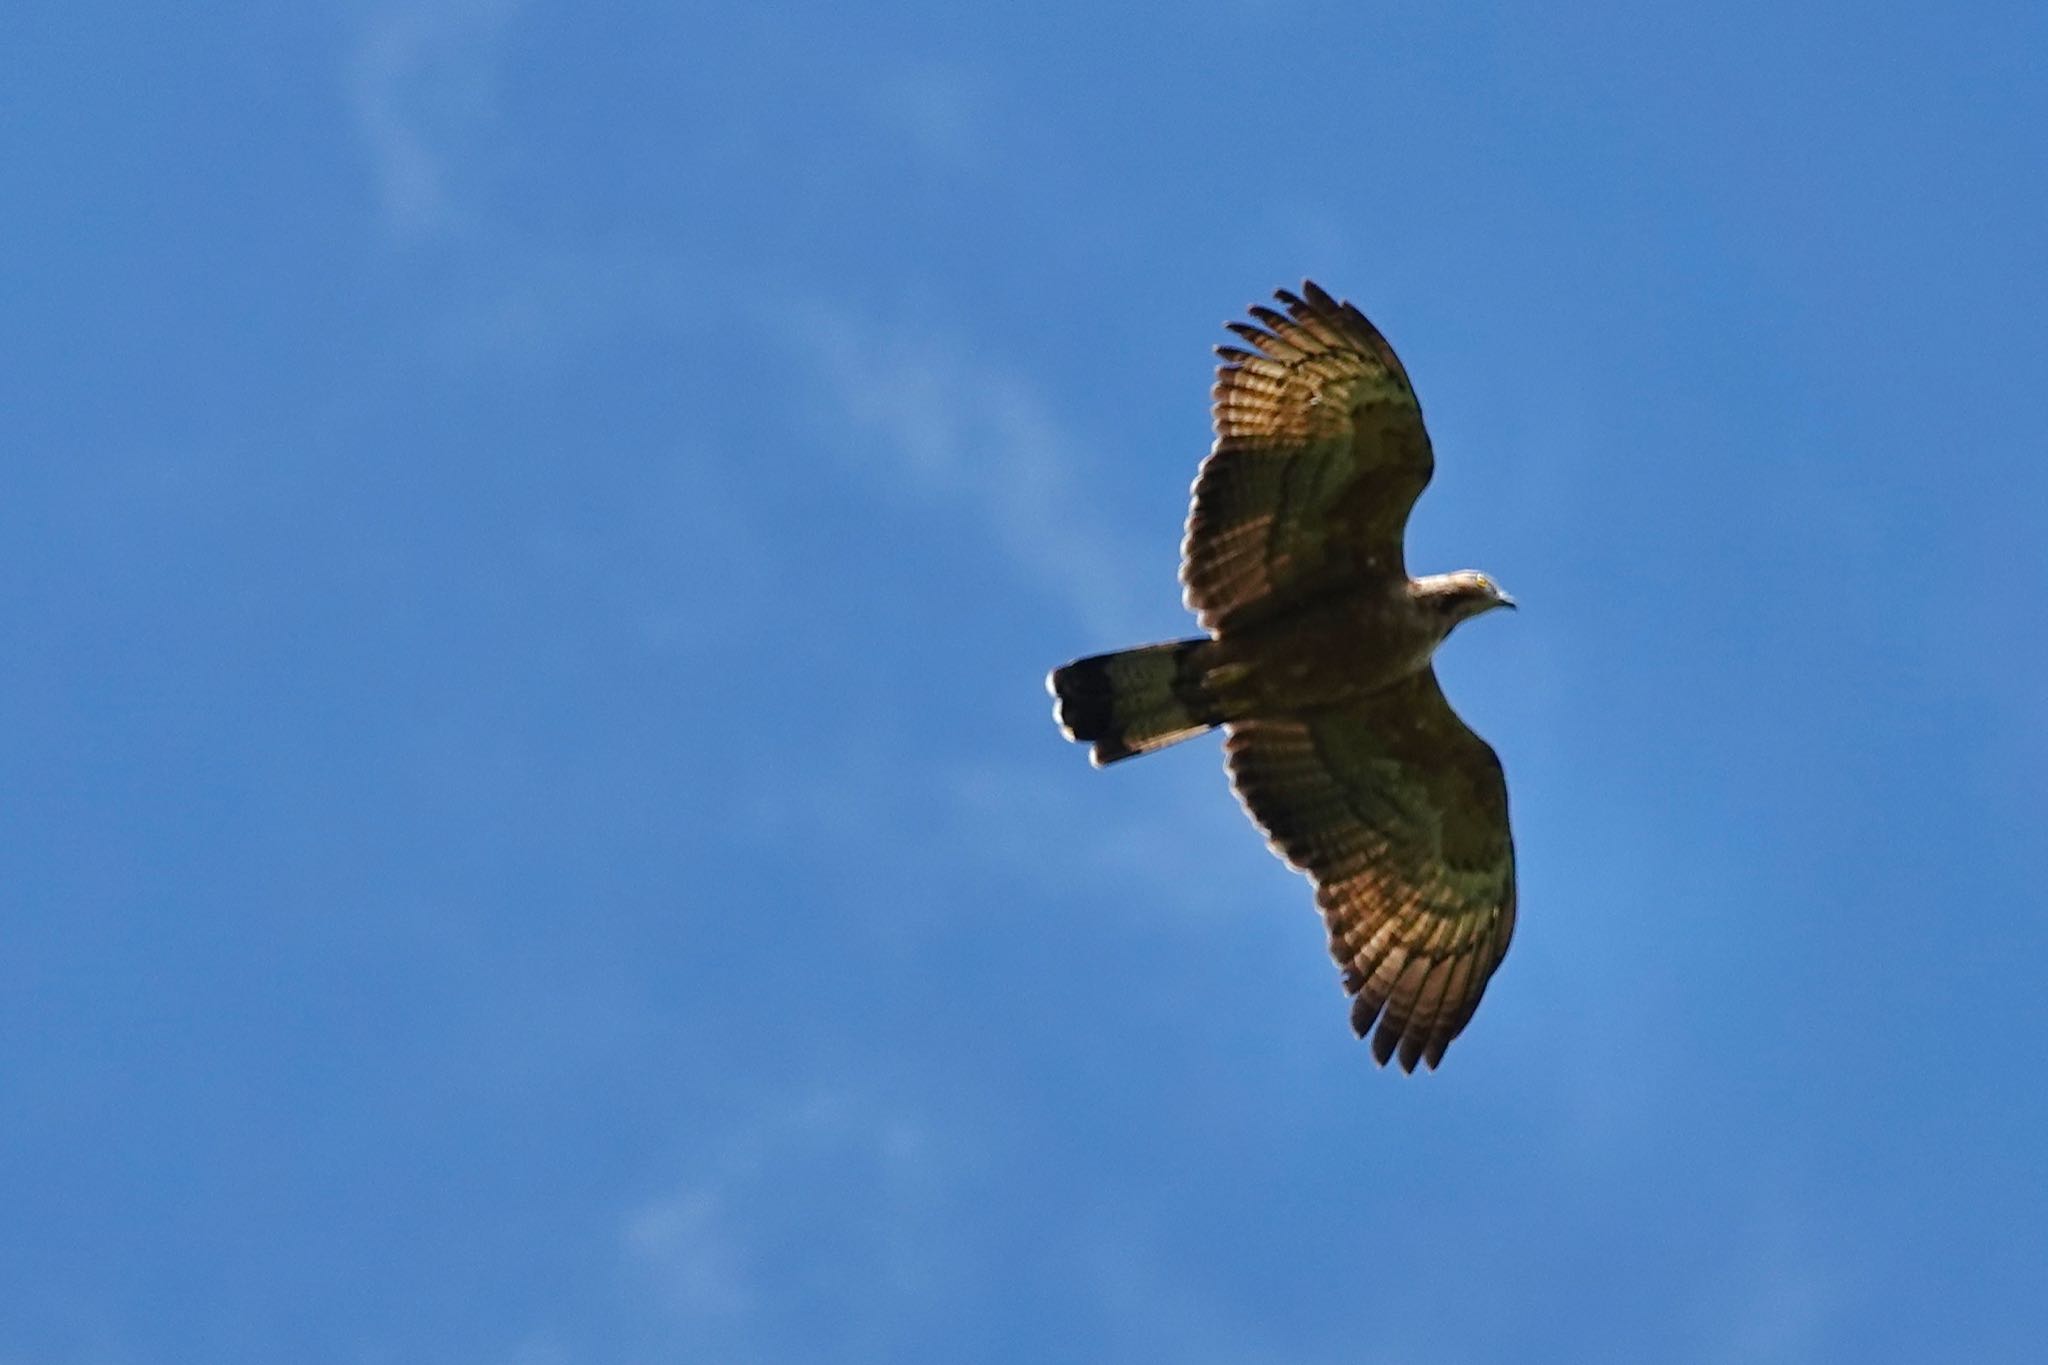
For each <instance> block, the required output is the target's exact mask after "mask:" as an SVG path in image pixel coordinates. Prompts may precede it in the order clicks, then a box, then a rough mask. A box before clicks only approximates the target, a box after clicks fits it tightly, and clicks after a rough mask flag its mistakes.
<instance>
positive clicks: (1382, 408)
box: [1048, 284, 1515, 1070]
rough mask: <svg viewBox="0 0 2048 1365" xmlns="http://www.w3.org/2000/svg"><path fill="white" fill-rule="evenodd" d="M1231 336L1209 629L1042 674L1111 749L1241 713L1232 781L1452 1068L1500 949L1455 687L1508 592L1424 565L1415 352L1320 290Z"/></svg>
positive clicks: (1478, 767) (1349, 943)
mask: <svg viewBox="0 0 2048 1365" xmlns="http://www.w3.org/2000/svg"><path fill="white" fill-rule="evenodd" d="M1279 297H1280V300H1281V302H1282V303H1283V304H1284V305H1285V306H1286V308H1287V312H1286V313H1285V314H1281V313H1278V312H1275V311H1273V310H1270V309H1263V308H1260V309H1254V310H1253V316H1254V317H1255V318H1257V319H1258V321H1259V323H1261V324H1263V327H1258V326H1252V325H1249V324H1238V325H1236V326H1234V327H1233V330H1234V331H1236V332H1237V333H1238V335H1239V336H1240V337H1243V338H1244V339H1245V340H1247V341H1248V342H1250V343H1251V344H1252V346H1253V347H1254V348H1256V349H1255V351H1244V350H1238V349H1235V348H1229V347H1224V348H1219V354H1221V355H1222V357H1223V360H1224V364H1223V366H1222V367H1221V369H1220V370H1219V372H1218V377H1217V383H1216V388H1215V391H1214V398H1215V419H1216V429H1217V441H1216V446H1215V449H1214V451H1213V452H1212V453H1211V455H1210V457H1209V459H1208V460H1207V461H1205V462H1204V464H1203V466H1202V471H1201V474H1200V476H1199V477H1198V478H1197V480H1196V484H1195V491H1194V502H1193V507H1192V509H1191V510H1190V513H1189V517H1188V534H1187V539H1186V542H1185V544H1184V545H1183V547H1182V553H1183V560H1182V568H1181V577H1182V581H1183V583H1184V584H1185V585H1186V588H1187V599H1188V604H1189V606H1190V607H1192V608H1193V609H1194V610H1195V611H1196V612H1197V613H1198V616H1199V618H1200V620H1201V623H1202V625H1203V626H1204V627H1205V628H1207V630H1208V631H1209V634H1208V636H1206V637H1197V638H1194V639H1188V640H1180V641H1173V642H1169V643H1166V644H1160V645H1146V646H1141V647H1139V648H1137V649H1130V650H1122V651H1118V652H1117V653H1114V654H1100V655H1094V656H1091V657H1089V658H1085V659H1078V660H1076V661H1074V662H1073V663H1071V664H1068V665H1066V666H1065V667H1063V668H1060V669H1056V670H1054V672H1053V674H1052V676H1051V677H1050V678H1049V679H1048V684H1049V686H1050V688H1051V690H1052V692H1053V694H1054V696H1055V697H1057V698H1058V702H1059V705H1058V710H1057V715H1058V718H1059V721H1060V724H1061V725H1062V727H1063V728H1064V729H1065V730H1066V731H1067V733H1068V735H1069V737H1071V738H1073V739H1076V740H1080V741H1085V742H1089V743H1092V744H1093V746H1094V752H1093V758H1094V761H1095V762H1096V763H1097V764H1098V765H1101V764H1105V763H1112V762H1115V761H1117V760H1119V759H1123V758H1129V757H1132V756H1134V755H1137V754H1141V753H1146V752H1149V751H1150V750H1152V749H1156V748H1160V747H1163V746H1165V745H1167V744H1172V743H1174V742H1176V741H1178V740H1182V739H1186V738H1188V737H1190V736H1192V735H1195V734H1199V733H1201V732H1202V731H1204V730H1207V729H1210V728H1212V727H1214V726H1217V725H1222V726H1225V727H1227V728H1228V730H1229V734H1230V738H1229V741H1228V743H1227V745H1226V755H1227V759H1228V763H1229V767H1230V773H1231V781H1232V785H1233V786H1234V787H1235V788H1236V790H1237V793H1238V796H1239V798H1240V799H1241V800H1242V801H1243V802H1244V804H1245V807H1246V809H1247V810H1248V811H1249V812H1250V813H1251V815H1252V818H1253V819H1254V820H1255V821H1257V822H1258V824H1259V825H1260V826H1261V827H1262V828H1263V829H1264V830H1265V831H1266V833H1267V835H1268V837H1269V838H1270V840H1271V841H1272V843H1273V846H1274V848H1275V850H1276V851H1277V852H1279V853H1280V854H1281V855H1282V856H1283V857H1285V858H1286V859H1287V860H1288V861H1289V862H1290V863H1292V864H1293V865H1294V866H1296V867H1298V868H1300V869H1301V870H1303V871H1305V872H1307V873H1308V874H1309V876H1310V877H1311V878H1312V879H1313V880H1314V881H1315V883H1316V888H1317V897H1316V899H1317V903H1318V905H1319V906H1320V907H1321V909H1322V911H1323V915H1324V919H1325V921H1326V923H1327V925H1328V928H1329V931H1330V947H1331V952H1332V954H1333V955H1334V956H1335V957H1336V958H1337V960H1338V963H1339V966H1340V967H1341V968H1342V969H1343V973H1344V984H1345V988H1346V990H1347V991H1348V992H1350V993H1351V994H1352V995H1353V996H1354V997H1355V1000H1354V1004H1353V1010H1352V1023H1353V1026H1354V1027H1355V1028H1356V1029H1357V1031H1358V1032H1359V1034H1360V1035H1361V1036H1363V1035H1365V1034H1366V1033H1368V1032H1373V1026H1374V1024H1375V1023H1376V1022H1377V1024H1378V1029H1377V1032H1373V1052H1374V1056H1375V1057H1376V1058H1377V1059H1378V1060H1380V1061H1381V1062H1385V1061H1387V1060H1388V1059H1389V1058H1392V1057H1395V1056H1398V1058H1399V1060H1400V1063H1401V1065H1402V1066H1403V1068H1405V1069H1407V1070H1413V1069H1414V1068H1415V1066H1416V1064H1417V1063H1418V1062H1426V1063H1427V1064H1428V1065H1429V1066H1432V1067H1433V1066H1435V1065H1436V1064H1437V1062H1438V1061H1439V1060H1440V1059H1441V1057H1442V1055H1443V1050H1444V1048H1445V1047H1446V1046H1447V1045H1448V1044H1449V1043H1450V1041H1451V1039H1452V1038H1454V1037H1456V1036H1457V1034H1458V1033H1459V1032H1460V1031H1461V1030H1462V1029H1463V1028H1464V1026H1465V1024H1466V1022H1467V1021H1469V1019H1470V1018H1471V1014H1472V1011H1473V1009H1475V1008H1476V1007H1477V1005H1478V1003H1479V997H1480V994H1481V993H1482V992H1483V991H1484V989H1485V986H1486V982H1487V980H1488V978H1489V977H1491V975H1492V973H1493V971H1494V969H1495V968H1496V967H1497V966H1498V965H1499V963H1500V959H1501V957H1502V955H1503V954H1505V953H1506V951H1507V944H1508V938H1509V936H1510V934H1511V933H1512V932H1513V926H1514V916H1515V887H1514V851H1513V845H1512V842H1511V840H1510V838H1509V834H1508V824H1507V791H1506V786H1505V784H1504V782H1503V781H1502V778H1501V773H1500V764H1499V762H1498V760H1497V759H1496V758H1495V757H1494V754H1493V751H1492V749H1491V748H1489V747H1488V746H1487V745H1486V743H1485V742H1484V741H1483V740H1481V739H1480V738H1479V737H1478V736H1476V735H1474V734H1473V733H1472V732H1471V731H1470V730H1469V729H1467V728H1466V727H1465V725H1464V723H1463V722H1462V721H1460V720H1459V719H1458V717H1457V715H1456V713H1455V712H1453V711H1452V710H1451V709H1450V705H1449V703H1448V702H1446V701H1445V700H1444V697H1443V693H1442V692H1441V691H1440V690H1439V689H1438V687H1437V683H1436V674H1435V670H1434V669H1433V668H1432V667H1431V658H1432V656H1433V655H1434V654H1435V652H1436V649H1437V647H1438V646H1439V645H1440V644H1442V643H1443V641H1444V639H1445V638H1446V637H1447V636H1448V635H1449V634H1450V632H1451V630H1452V629H1453V628H1454V627H1456V626H1457V624H1458V623H1459V622H1461V621H1464V620H1466V619H1469V618H1470V617H1472V616H1476V615H1478V614H1480V613H1481V612H1484V611H1487V610H1490V609H1492V608H1494V607H1497V606H1513V605H1514V603H1513V601H1512V599H1510V598H1508V597H1507V595H1506V594H1505V593H1503V592H1501V591H1500V589H1499V588H1498V587H1496V586H1495V585H1494V584H1493V582H1492V581H1491V580H1490V579H1488V578H1487V577H1486V576H1485V575H1484V574H1479V573H1474V572H1470V571H1464V572H1459V573H1451V574H1438V575H1434V576H1431V577H1426V578H1417V579H1411V578H1410V577H1409V576H1408V573H1407V570H1406V562H1405V556H1404V555H1403V552H1402V544H1401V541H1402V535H1403V531H1404V528H1405V525H1406V522H1407V516H1408V509H1409V507H1410V506H1411V505H1412V504H1413V503H1414V500H1415V498H1416V496H1417V495H1418V494H1419V493H1420V492H1421V491H1422V488H1423V486H1424V485H1425V484H1427V483H1428V481H1429V475H1430V472H1431V469H1432V467H1433V457H1432V456H1431V454H1430V449H1429V441H1428V437H1427V435H1426V434H1425V433H1424V431H1423V427H1422V419H1421V412H1420V409H1419V408H1418V406H1417V405H1416V402H1415V396H1414V391H1413V390H1412V389H1411V388H1410V387H1409V385H1408V379H1407V375H1406V373H1405V371H1403V370H1402V368H1401V364H1400V361H1399V360H1398V359H1396V358H1395V356H1394V352H1393V350H1392V348H1391V347H1389V346H1388V345H1387V343H1386V341H1385V339H1384V338H1382V337H1381V336H1380V335H1379V333H1378V332H1377V331H1376V330H1375V329H1374V328H1373V326H1372V324H1371V323H1369V322H1367V321H1366V320H1365V318H1364V316H1363V315H1362V314H1360V313H1359V312H1358V310H1357V309H1355V308H1352V307H1351V306H1350V305H1349V304H1340V303H1338V302H1336V301H1335V300H1334V299H1332V298H1330V296H1329V295H1328V294H1325V293H1324V292H1323V291H1322V290H1320V289H1318V288H1316V286H1315V285H1313V284H1305V285H1304V286H1303V288H1302V296H1300V297H1297V296H1295V295H1293V294H1289V293H1285V292H1283V293H1281V294H1280V296H1279Z"/></svg>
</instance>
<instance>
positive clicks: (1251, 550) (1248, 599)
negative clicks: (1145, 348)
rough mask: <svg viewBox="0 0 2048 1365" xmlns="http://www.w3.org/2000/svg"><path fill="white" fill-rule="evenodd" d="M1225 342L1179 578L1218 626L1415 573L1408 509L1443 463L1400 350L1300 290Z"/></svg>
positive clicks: (1346, 309) (1319, 294) (1346, 310)
mask: <svg viewBox="0 0 2048 1365" xmlns="http://www.w3.org/2000/svg"><path fill="white" fill-rule="evenodd" d="M1278 298H1279V301H1280V303H1281V305H1282V306H1283V307H1284V308H1285V309H1286V310H1287V311H1286V312H1285V313H1281V312H1277V311H1275V310H1273V309H1270V308H1254V309H1252V310H1251V313H1252V317H1253V318H1254V319H1256V320H1257V323H1258V325H1253V324H1252V323H1233V324H1232V325H1231V330H1232V331H1234V332H1236V333H1237V334H1238V336H1240V337H1241V338H1243V339H1244V340H1245V342H1246V343H1248V344H1249V345H1250V346H1251V347H1253V348H1254V349H1253V350H1249V351H1248V350H1242V349H1239V348H1237V347H1232V346H1219V347H1217V348H1216V353H1217V354H1218V355H1219V356H1221V357H1222V360H1223V363H1222V365H1221V366H1219V367H1218V369H1217V372H1216V386H1215V388H1214V390H1213V391H1212V397H1213V399H1214V417H1215V423H1216V444H1215V446H1214V448H1213V449H1212V450H1211V452H1210V454H1209V457H1208V459H1206V460H1204V461H1203V462H1202V468H1201V472H1200V473H1199V474H1198V475H1197V476H1196V479H1195V487H1194V497H1193V501H1192V505H1191V506H1190V508H1189V510H1188V526H1187V537H1186V539H1185V540H1184V541H1183V542H1182V544H1181V582H1182V584H1183V585H1184V586H1185V588H1186V598H1187V604H1188V607H1189V608H1190V609H1191V610H1193V611H1194V612H1195V613H1196V614H1197V615H1198V616H1199V617H1200V618H1201V622H1202V625H1203V627H1204V628H1206V629H1209V630H1222V629H1227V628H1229V627H1230V626H1231V625H1232V624H1234V623H1238V622H1245V621H1250V620H1253V619H1256V618H1257V617H1258V616H1259V615H1261V614H1262V613H1263V612H1265V611H1267V610H1269V609H1271V608H1273V607H1276V606H1285V605H1286V604H1288V603H1290V602H1295V601H1300V600H1302V599H1303V598H1305V597H1309V596H1313V595H1315V594H1317V593H1318V592H1320V591H1321V590H1323V589H1324V588H1326V587H1329V586H1337V585H1348V584H1355V583H1358V582H1361V581H1370V580H1372V579H1375V578H1389V577H1391V578H1405V577H1407V572H1408V571H1407V566H1406V561H1405V559H1404V557H1403V555H1402V553H1401V540H1402V535H1403V532H1404V531H1405V529H1406V527H1407V524H1408V511H1409V509H1410V508H1411V507H1413V506H1414V505H1415V499H1416V497H1417V496H1418V495H1420V494H1421V492H1422V490H1423V487H1424V486H1425V485H1427V484H1428V483H1429V476H1430V473H1431V471H1432V470H1433V469H1434V467H1435V460H1434V457H1433V456H1432V455H1431V453H1430V448H1429V435H1428V433H1427V432H1426V431H1424V430H1423V426H1422V410H1421V408H1420V406H1419V405H1418V404H1417V403H1416V401H1415V390H1414V389H1413V388H1411V387H1410V386H1409V383H1408V374H1407V372H1406V371H1405V370H1404V369H1402V367H1401V362H1400V360H1399V359H1398V358H1397V357H1396V356H1395V355H1394V348H1393V347H1391V346H1389V345H1388V344H1387V340H1386V338H1385V337H1383V336H1381V335H1380V334H1379V331H1378V329H1376V328H1375V327H1374V326H1373V325H1372V324H1371V323H1370V322H1368V321H1366V319H1365V315H1364V314H1363V313H1361V312H1359V311H1358V310H1357V309H1356V308H1354V307H1352V306H1351V305H1350V304H1348V303H1339V302H1337V301H1336V300H1335V299H1333V298H1331V297H1330V296H1329V295H1328V294H1326V293H1324V292H1323V291H1322V290H1321V289H1319V288H1317V287H1316V286H1315V285H1314V284H1312V283H1309V282H1304V283H1303V284H1302V286H1301V294H1300V296H1296V295H1294V294H1291V293H1288V292H1287V291H1286V290H1284V289H1283V290H1281V291H1280V293H1279V295H1278Z"/></svg>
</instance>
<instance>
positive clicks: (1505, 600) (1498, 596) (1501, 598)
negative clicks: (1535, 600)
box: [1493, 592, 1521, 611]
mask: <svg viewBox="0 0 2048 1365" xmlns="http://www.w3.org/2000/svg"><path fill="white" fill-rule="evenodd" d="M1493 600H1494V601H1496V602H1498V603H1500V604H1501V605H1502V606H1504V607H1506V608H1508V609H1509V610H1510V611H1514V610H1517V609H1519V608H1520V607H1521V603H1519V602H1517V601H1515V599H1514V598H1512V597H1510V596H1508V595H1507V594H1506V593H1504V592H1496V593H1494V595H1493Z"/></svg>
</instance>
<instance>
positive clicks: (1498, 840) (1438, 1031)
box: [1226, 669, 1515, 1071]
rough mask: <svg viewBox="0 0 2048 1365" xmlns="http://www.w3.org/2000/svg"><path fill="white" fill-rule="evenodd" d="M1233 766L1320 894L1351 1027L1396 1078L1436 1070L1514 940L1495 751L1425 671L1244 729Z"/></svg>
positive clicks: (1234, 734) (1235, 777)
mask: <svg viewBox="0 0 2048 1365" xmlns="http://www.w3.org/2000/svg"><path fill="white" fill-rule="evenodd" d="M1226 754H1227V759H1228V763H1229V766H1230V778H1231V785H1232V786H1233V787H1235V788H1236V790H1237V794H1238V797H1239V799H1240V800H1241V801H1243V803H1244V806H1245V809H1246V810H1247V811H1249V812H1250V813H1251V817H1252V819H1254V820H1255V821H1257V822H1258V824H1259V826H1260V828H1262V829H1264V830H1265V831H1266V834H1267V836H1268V837H1269V838H1270V839H1271V841H1272V844H1273V847H1274V849H1275V850H1276V851H1277V852H1279V853H1280V854H1281V856H1283V857H1284V858H1286V859H1287V861H1288V862H1289V863H1290V864H1292V865H1293V866H1294V867H1296V868H1298V869H1300V870H1301V871H1303V872H1305V873H1307V874H1308V876H1309V878H1310V879H1311V880H1312V881H1314V882H1315V885H1316V903H1317V904H1318V905H1319V906H1320V907H1321V909H1322V913H1323V919H1324V922H1325V924H1326V925H1327V927H1328V929H1329V933H1330V953H1331V955H1332V956H1333V957H1334V958H1336V960H1337V965H1338V966H1339V967H1340V968H1341V969H1342V970H1343V973H1344V989H1345V991H1346V992H1347V993H1349V994H1350V995H1352V996H1353V997H1354V999H1353V1001H1352V1011H1351V1023H1352V1027H1353V1028H1354V1029H1355V1030H1356V1031H1357V1033H1358V1035H1359V1036H1360V1037H1364V1036H1365V1035H1366V1034H1367V1033H1368V1032H1372V1050H1373V1056H1374V1058H1375V1059H1377V1060H1378V1061H1379V1062H1381V1063H1382V1064H1384V1063H1385V1062H1387V1061H1388V1060H1389V1059H1390V1058H1395V1057H1398V1059H1399V1061H1400V1065H1401V1067H1402V1069H1403V1070H1406V1071H1413V1070H1414V1069H1415V1067H1416V1064H1417V1063H1418V1062H1420V1063H1423V1064H1426V1065H1428V1066H1429V1067H1432V1068H1433V1067H1435V1066H1436V1064H1437V1062H1438V1061H1440V1060H1441V1059H1442V1057H1443V1053H1444V1049H1445V1048H1446V1047H1447V1046H1449V1045H1450V1042H1451V1040H1452V1039H1454V1038H1456V1037H1457V1036H1458V1034H1459V1033H1460V1032H1461V1031H1462V1030H1463V1029H1464V1027H1465V1025H1466V1024H1467V1023H1468V1022H1469V1021H1470V1020H1471V1018H1472V1012H1473V1011H1474V1010H1475V1009H1477V1008H1478V1006H1479V998H1480V996H1481V995H1482V994H1483V993H1484V992H1485V990H1486V983H1487V981H1488V979H1489V978H1491V977H1492V975H1493V972H1494V969H1495V968H1496V967H1498V966H1499V965H1500V961H1501V958H1502V957H1503V956H1505V955H1506V953H1507V948H1508V939H1509V937H1510V936H1511V935H1512V934H1513V932H1514V926H1515V863H1514V847H1513V844H1512V841H1511V839H1510V837H1509V834H1508V809H1507V784H1506V782H1505V781H1504V780H1503V779H1502V776H1501V769H1500V761H1499V759H1497V758H1496V757H1495V756H1494V752H1493V749H1492V747H1491V746H1489V745H1488V744H1487V743H1486V741H1485V740H1483V739H1481V738H1479V736H1477V735H1475V734H1473V733H1472V731H1471V730H1470V729H1469V728H1467V727H1466V725H1465V723H1464V721H1462V720H1460V719H1459V718H1458V715H1457V713H1456V712H1455V711H1453V710H1452V709H1451V706H1450V703H1449V702H1447V701H1446V700H1445V699H1444V695H1443V692H1442V690H1441V689H1440V688H1439V687H1438V686H1437V681H1436V674H1435V671H1434V670H1432V669H1425V670H1424V671H1423V672H1422V673H1421V674H1420V675H1418V676H1417V677H1416V678H1414V679H1412V680H1410V681H1409V682H1406V683H1402V684H1400V685H1398V686H1396V687H1394V688H1391V689H1389V690H1388V691H1386V692H1382V693H1378V694H1375V695H1374V696H1373V697H1371V698H1369V699H1367V700H1366V701H1364V702H1360V703H1354V704H1352V705H1350V706H1347V707H1343V708H1338V709H1333V710H1327V711H1317V712H1313V713H1309V714H1305V715H1295V716H1280V717H1274V718H1269V719H1255V720H1246V721H1241V722H1235V723H1233V724H1232V725H1231V726H1230V739H1229V742H1228V744H1227V746H1226ZM1375 1022H1377V1024H1378V1030H1377V1031H1376V1032H1374V1031H1373V1026H1374V1024H1375Z"/></svg>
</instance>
